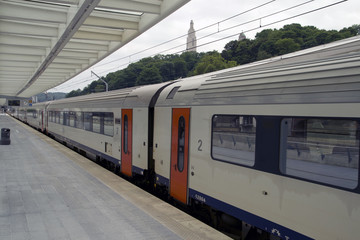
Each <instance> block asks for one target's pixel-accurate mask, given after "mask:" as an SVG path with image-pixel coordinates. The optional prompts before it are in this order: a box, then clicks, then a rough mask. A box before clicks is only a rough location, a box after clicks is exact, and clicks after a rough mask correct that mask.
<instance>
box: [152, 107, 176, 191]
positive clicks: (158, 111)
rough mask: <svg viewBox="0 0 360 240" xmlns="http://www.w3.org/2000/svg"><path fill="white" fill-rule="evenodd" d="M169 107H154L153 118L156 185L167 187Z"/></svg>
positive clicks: (169, 130)
mask: <svg viewBox="0 0 360 240" xmlns="http://www.w3.org/2000/svg"><path fill="white" fill-rule="evenodd" d="M171 113H172V108H170V107H156V108H155V117H154V123H155V124H154V151H153V152H154V154H153V158H154V159H155V170H156V183H157V184H159V185H163V186H167V187H169V183H170V182H169V181H170V156H171Z"/></svg>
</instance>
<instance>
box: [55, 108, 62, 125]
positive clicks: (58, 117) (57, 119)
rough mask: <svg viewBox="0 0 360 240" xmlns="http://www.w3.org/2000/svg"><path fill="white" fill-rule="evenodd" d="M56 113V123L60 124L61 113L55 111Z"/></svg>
mask: <svg viewBox="0 0 360 240" xmlns="http://www.w3.org/2000/svg"><path fill="white" fill-rule="evenodd" d="M55 113H56V123H59V124H60V121H62V118H61V116H62V114H60V112H58V111H57V112H55Z"/></svg>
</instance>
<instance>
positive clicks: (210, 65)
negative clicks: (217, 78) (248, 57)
mask: <svg viewBox="0 0 360 240" xmlns="http://www.w3.org/2000/svg"><path fill="white" fill-rule="evenodd" d="M234 66H236V62H235V61H226V60H225V59H224V58H223V57H222V56H221V55H220V53H218V52H216V51H213V52H209V53H207V54H206V55H204V56H203V57H202V58H201V59H200V61H199V62H198V64H197V65H196V67H195V70H194V73H195V75H198V74H203V73H209V72H213V71H217V70H221V69H225V68H229V67H234Z"/></svg>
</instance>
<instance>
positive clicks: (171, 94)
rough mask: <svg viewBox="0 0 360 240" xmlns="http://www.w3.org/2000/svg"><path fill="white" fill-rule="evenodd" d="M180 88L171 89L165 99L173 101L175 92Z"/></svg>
mask: <svg viewBox="0 0 360 240" xmlns="http://www.w3.org/2000/svg"><path fill="white" fill-rule="evenodd" d="M179 88H180V86H178V87H174V88H173V89H171V91H170V93H169V94H168V95H167V97H166V99H173V98H174V96H175V94H176V93H177V91H178V90H179Z"/></svg>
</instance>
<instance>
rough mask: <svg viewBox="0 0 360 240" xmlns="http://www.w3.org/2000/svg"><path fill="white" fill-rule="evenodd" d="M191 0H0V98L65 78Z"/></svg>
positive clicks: (47, 86) (24, 93) (23, 95)
mask: <svg viewBox="0 0 360 240" xmlns="http://www.w3.org/2000/svg"><path fill="white" fill-rule="evenodd" d="M188 1H189V0H0V98H1V97H3V98H4V97H20V98H28V97H31V96H33V95H36V94H38V93H41V92H44V91H46V90H48V89H50V88H53V87H55V86H58V85H60V84H61V83H64V82H66V81H67V80H69V79H71V78H72V77H74V76H76V75H77V74H79V73H80V72H82V71H84V70H86V69H87V68H89V67H90V66H92V65H94V64H95V63H97V62H99V61H100V60H102V59H104V58H105V57H106V56H108V55H109V54H111V53H113V52H114V51H116V50H118V49H119V48H121V47H122V46H124V45H125V44H126V43H128V42H130V41H131V40H133V39H134V38H136V37H137V36H139V35H140V34H141V33H143V32H144V31H146V30H147V29H149V28H150V27H152V26H154V25H155V24H157V23H158V22H160V21H161V20H162V19H164V18H165V17H167V16H168V15H170V14H171V13H172V12H174V11H175V10H177V9H178V8H180V7H182V6H183V5H184V4H185V3H187V2H188Z"/></svg>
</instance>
